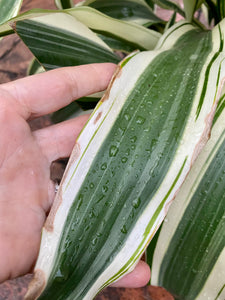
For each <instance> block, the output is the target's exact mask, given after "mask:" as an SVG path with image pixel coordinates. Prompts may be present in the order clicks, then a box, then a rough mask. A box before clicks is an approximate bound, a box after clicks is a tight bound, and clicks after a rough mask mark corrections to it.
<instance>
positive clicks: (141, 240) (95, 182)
mask: <svg viewBox="0 0 225 300" xmlns="http://www.w3.org/2000/svg"><path fill="white" fill-rule="evenodd" d="M223 37H224V24H221V25H220V26H217V27H216V28H214V30H213V31H212V32H202V31H200V30H199V29H196V28H194V27H193V26H192V25H190V24H189V23H186V22H181V23H179V24H177V25H175V26H173V27H171V28H170V29H169V30H168V31H167V33H166V34H164V35H163V37H162V39H161V40H160V42H159V44H158V46H157V49H156V50H154V51H146V52H141V53H139V54H133V55H130V56H129V57H127V58H126V59H125V60H124V61H123V62H122V63H121V64H120V66H119V67H118V70H117V72H116V74H115V76H114V78H113V80H112V82H111V84H110V86H109V88H108V90H107V92H106V94H105V95H104V96H103V98H102V99H101V101H100V102H99V104H98V105H97V107H96V108H95V110H94V112H93V114H92V116H91V118H90V119H89V121H88V123H87V125H86V126H85V128H84V130H83V131H82V132H81V134H80V136H79V138H78V140H77V141H76V144H75V147H74V150H73V153H72V156H71V158H70V161H69V164H68V167H67V170H66V172H65V175H64V177H63V180H62V183H61V185H60V188H59V191H58V194H57V197H56V199H55V202H54V205H53V208H52V210H51V212H50V214H49V217H48V219H47V222H46V224H45V227H44V229H43V233H42V243H41V249H40V253H39V258H38V261H37V264H36V267H35V278H34V281H33V283H32V284H31V287H30V289H29V291H28V293H27V296H26V299H33V298H34V296H38V295H39V294H40V293H41V292H42V295H41V296H40V299H59V300H60V299H68V300H69V299H73V300H74V299H92V298H93V297H94V296H95V295H96V293H98V292H99V291H100V290H102V289H103V288H104V287H105V286H107V285H109V284H110V283H112V282H114V281H116V280H118V279H119V278H121V277H122V276H123V275H124V274H126V273H127V272H130V271H131V270H132V269H133V267H134V265H135V264H136V263H137V262H138V260H139V259H140V257H141V255H142V254H143V252H144V251H145V249H146V247H147V245H148V243H149V241H150V240H151V238H152V236H153V235H154V233H155V231H156V230H157V228H158V227H159V226H160V224H161V222H162V220H163V219H164V217H165V215H166V213H167V211H168V207H169V205H170V203H171V202H172V200H173V199H174V197H175V195H176V194H177V192H178V190H179V189H180V186H181V184H182V183H183V181H184V179H185V178H186V176H187V173H188V172H189V170H190V168H191V166H192V164H193V162H194V160H195V158H196V157H197V156H198V154H199V152H200V150H201V149H202V147H203V146H204V144H205V142H206V141H207V139H208V136H209V132H210V127H211V123H212V119H213V115H214V111H215V108H216V104H217V102H218V99H219V96H220V93H221V84H222V78H223V77H224V75H225V69H224V64H223V62H224V58H225V56H224V54H223V50H224V49H223V47H224V46H223ZM190 40H191V41H192V43H189V41H190Z"/></svg>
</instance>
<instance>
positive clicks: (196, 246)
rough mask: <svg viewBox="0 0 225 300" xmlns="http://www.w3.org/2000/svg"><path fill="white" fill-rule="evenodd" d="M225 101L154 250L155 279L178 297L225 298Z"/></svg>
mask: <svg viewBox="0 0 225 300" xmlns="http://www.w3.org/2000/svg"><path fill="white" fill-rule="evenodd" d="M224 104H225V101H224V99H223V100H222V101H221V104H220V105H219V106H218V110H217V112H218V113H220V116H219V117H218V116H217V119H216V122H215V124H214V126H213V130H212V135H211V138H210V140H209V142H208V143H207V145H206V147H205V148H204V150H203V151H202V153H201V154H200V156H199V158H198V159H197V161H196V162H195V164H194V166H193V168H192V170H191V172H190V174H189V176H188V177H187V180H186V181H185V183H184V185H183V186H182V188H181V190H180V192H179V194H178V196H177V197H176V199H175V201H174V203H173V205H172V206H171V208H170V210H169V213H168V215H167V218H166V222H165V223H164V225H163V227H162V230H161V232H160V235H159V239H158V242H157V247H156V249H155V251H154V257H153V265H152V279H151V283H152V284H154V285H161V286H163V287H165V288H166V289H167V290H169V291H170V292H171V293H173V294H174V295H175V296H176V298H178V299H185V300H188V299H190V300H192V299H196V300H200V299H201V300H204V299H208V300H215V299H217V300H223V299H225V190H224V187H225V160H224V157H225V109H224ZM221 107H223V111H222V113H221V110H220V108H221Z"/></svg>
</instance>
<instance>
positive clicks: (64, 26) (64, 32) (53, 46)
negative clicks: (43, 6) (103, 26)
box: [14, 12, 120, 70]
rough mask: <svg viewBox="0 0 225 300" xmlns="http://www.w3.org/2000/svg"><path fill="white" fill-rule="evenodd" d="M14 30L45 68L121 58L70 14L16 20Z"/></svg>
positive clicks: (114, 60) (50, 14) (116, 61)
mask: <svg viewBox="0 0 225 300" xmlns="http://www.w3.org/2000/svg"><path fill="white" fill-rule="evenodd" d="M14 30H15V31H16V32H17V34H19V36H20V37H21V39H22V40H23V41H24V42H25V44H26V45H27V46H28V47H29V49H30V50H31V51H32V52H33V54H34V55H35V57H36V58H37V59H38V61H39V62H40V63H41V64H42V66H43V67H44V68H45V69H46V70H49V69H54V68H58V67H62V66H74V65H81V64H87V63H94V62H114V63H118V62H119V60H120V58H119V57H118V56H117V55H115V54H114V53H113V51H112V50H111V49H110V48H109V47H108V46H107V45H106V44H105V43H104V42H103V41H102V40H101V39H100V38H99V37H98V36H97V35H96V34H95V33H93V32H92V31H91V30H90V29H88V28H87V27H86V26H85V25H84V24H82V23H81V22H79V21H77V20H76V19H75V18H74V17H73V16H71V15H69V14H67V13H62V12H58V13H49V14H45V15H43V16H38V17H34V18H32V19H26V20H21V21H17V22H16V23H14Z"/></svg>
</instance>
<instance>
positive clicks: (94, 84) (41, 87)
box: [1, 63, 116, 119]
mask: <svg viewBox="0 0 225 300" xmlns="http://www.w3.org/2000/svg"><path fill="white" fill-rule="evenodd" d="M115 67H116V66H115V65H114V64H112V63H100V64H89V65H82V66H76V67H65V68H61V69H56V70H52V71H48V72H45V73H41V74H37V75H32V76H29V77H26V78H23V79H18V80H16V81H12V82H9V83H5V84H2V85H1V88H2V89H4V90H6V91H7V92H8V94H10V95H11V96H12V97H13V99H14V101H15V104H18V108H19V112H20V113H21V115H22V116H23V118H25V119H29V118H32V117H39V116H42V115H45V114H48V113H52V112H54V111H56V110H58V109H60V108H62V107H64V106H66V105H68V104H70V103H71V102H72V101H73V100H75V99H78V98H80V97H83V96H87V95H90V94H92V93H95V92H99V91H102V90H104V89H105V88H106V87H107V85H108V83H109V81H110V79H111V77H112V74H113V72H114V70H115Z"/></svg>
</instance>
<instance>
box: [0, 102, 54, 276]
mask: <svg viewBox="0 0 225 300" xmlns="http://www.w3.org/2000/svg"><path fill="white" fill-rule="evenodd" d="M4 99H5V100H6V101H8V103H9V102H11V101H10V100H12V99H11V98H10V96H8V97H4ZM13 108H14V106H13V105H12V106H11V105H10V107H9V106H7V107H6V108H5V109H4V110H2V111H1V112H0V128H4V132H3V140H2V145H3V146H4V148H5V151H4V152H1V153H0V165H1V169H0V182H1V190H0V191H1V200H0V202H1V203H0V205H1V210H0V220H1V232H0V240H1V248H0V257H5V259H4V260H1V264H0V280H4V279H6V278H10V277H15V276H18V275H19V274H21V273H22V274H23V273H26V272H28V271H29V270H30V267H31V262H32V263H34V261H35V258H36V256H37V251H38V248H39V242H40V236H41V228H42V226H43V223H44V220H45V216H46V212H47V211H48V209H49V208H50V203H51V200H52V199H53V186H52V183H51V181H50V174H49V172H50V171H49V170H50V165H49V161H48V160H47V158H46V157H45V155H44V153H43V152H42V149H41V148H40V146H39V145H38V141H37V139H36V138H35V136H34V135H33V134H32V132H31V130H30V128H29V125H28V124H27V122H26V121H25V120H24V119H23V118H22V117H21V116H20V115H18V114H17V112H15V111H14V110H13ZM2 264H3V265H2ZM1 270H2V271H3V270H7V272H5V271H4V274H1Z"/></svg>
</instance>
